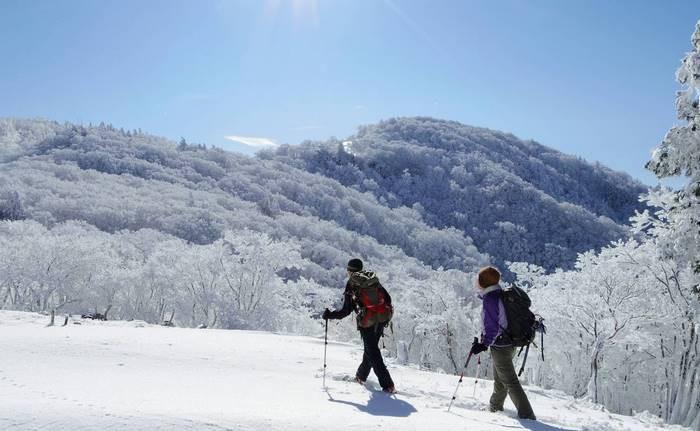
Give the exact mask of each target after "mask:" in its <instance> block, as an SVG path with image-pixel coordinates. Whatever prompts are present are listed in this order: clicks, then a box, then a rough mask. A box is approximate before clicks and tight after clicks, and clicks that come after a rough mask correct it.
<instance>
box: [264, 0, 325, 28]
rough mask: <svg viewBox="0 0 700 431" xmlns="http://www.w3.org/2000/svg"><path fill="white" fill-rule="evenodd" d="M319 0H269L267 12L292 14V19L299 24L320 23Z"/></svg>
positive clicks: (271, 13) (295, 23)
mask: <svg viewBox="0 0 700 431" xmlns="http://www.w3.org/2000/svg"><path fill="white" fill-rule="evenodd" d="M318 2H319V0H267V1H266V2H265V13H266V14H267V15H268V16H279V15H282V14H291V18H292V21H293V23H294V25H295V26H297V25H308V24H311V25H314V26H316V25H318V21H319V15H318Z"/></svg>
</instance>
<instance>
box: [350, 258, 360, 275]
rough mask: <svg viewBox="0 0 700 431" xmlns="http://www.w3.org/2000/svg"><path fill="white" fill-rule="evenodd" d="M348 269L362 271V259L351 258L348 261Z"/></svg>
mask: <svg viewBox="0 0 700 431" xmlns="http://www.w3.org/2000/svg"><path fill="white" fill-rule="evenodd" d="M348 271H350V272H357V271H362V261H361V260H360V259H350V260H349V261H348Z"/></svg>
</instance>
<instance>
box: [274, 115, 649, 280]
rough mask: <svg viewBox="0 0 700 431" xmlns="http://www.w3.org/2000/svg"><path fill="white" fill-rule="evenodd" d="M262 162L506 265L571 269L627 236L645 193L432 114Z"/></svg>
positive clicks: (543, 150)
mask: <svg viewBox="0 0 700 431" xmlns="http://www.w3.org/2000/svg"><path fill="white" fill-rule="evenodd" d="M261 157H262V158H265V159H271V160H280V161H284V162H285V163H289V164H292V165H294V166H298V167H300V168H304V169H306V170H308V171H310V172H319V173H322V174H323V175H326V176H328V177H331V178H334V179H336V180H338V181H340V182H341V183H342V184H344V185H347V186H350V187H352V188H354V189H356V190H359V191H362V192H369V193H372V194H373V195H374V196H376V197H377V199H378V200H379V201H380V202H382V203H385V204H386V205H388V206H389V207H399V206H406V207H410V208H412V209H413V210H415V211H416V212H418V213H419V214H420V216H421V217H422V218H423V220H425V221H426V222H427V223H429V224H430V225H431V226H435V227H438V228H448V227H449V228H456V229H459V230H460V231H462V232H464V233H465V234H466V235H469V236H470V237H471V238H473V239H474V241H475V242H476V243H477V244H478V247H479V250H480V251H482V252H484V253H487V254H489V255H490V256H492V257H493V259H494V262H495V263H497V264H499V265H501V266H502V265H503V263H504V262H506V261H527V262H531V263H535V264H538V265H541V266H543V267H545V268H547V269H549V270H552V269H555V268H571V267H572V264H573V262H574V261H575V259H576V254H577V253H579V252H583V251H586V250H590V249H593V248H600V247H602V246H603V245H605V244H607V243H609V242H610V241H612V240H616V239H619V238H621V237H622V236H624V235H625V232H624V229H623V228H621V227H620V225H619V224H620V223H626V221H627V219H628V218H629V217H630V216H631V215H632V214H634V211H635V210H636V209H640V208H641V206H640V204H639V200H638V196H639V194H640V193H642V192H643V191H644V190H645V187H643V186H642V185H641V184H640V183H638V182H637V181H635V180H633V179H632V178H631V177H630V176H629V175H626V174H623V173H619V172H614V171H611V170H610V169H608V168H605V167H603V166H601V165H600V164H591V163H588V162H585V161H584V160H581V159H579V158H575V157H572V156H568V155H566V154H562V153H560V152H558V151H555V150H553V149H551V148H547V147H545V146H543V145H540V144H538V143H536V142H534V141H522V140H520V139H518V138H516V137H515V136H513V135H510V134H506V133H502V132H498V131H493V130H488V129H483V128H476V127H470V126H466V125H463V124H460V123H457V122H454V121H443V120H436V119H432V118H420V117H419V118H398V119H391V120H387V121H383V122H381V123H379V124H377V125H371V126H366V127H363V128H361V129H360V130H359V131H358V133H357V134H356V135H354V136H351V137H349V138H348V139H347V140H346V141H343V142H341V141H338V140H336V139H332V140H330V141H327V142H306V143H304V144H302V145H295V146H290V145H287V146H282V147H280V148H278V149H276V150H267V151H264V152H262V153H261Z"/></svg>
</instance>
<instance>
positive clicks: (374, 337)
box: [357, 325, 394, 389]
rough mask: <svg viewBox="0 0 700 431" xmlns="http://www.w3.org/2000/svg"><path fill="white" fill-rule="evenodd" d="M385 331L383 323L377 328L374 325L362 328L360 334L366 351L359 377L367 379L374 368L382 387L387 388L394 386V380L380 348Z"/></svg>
mask: <svg viewBox="0 0 700 431" xmlns="http://www.w3.org/2000/svg"><path fill="white" fill-rule="evenodd" d="M383 332H384V327H383V326H381V325H379V326H377V327H376V328H375V327H374V326H372V327H369V328H360V336H361V337H362V344H364V347H365V352H364V354H363V355H362V363H361V364H360V366H359V368H358V369H357V377H359V378H360V379H361V380H362V381H365V380H367V377H368V376H369V371H370V370H374V374H375V375H376V376H377V380H379V385H380V386H381V387H382V389H386V388H390V387H392V386H394V381H393V380H391V376H390V375H389V370H387V369H386V365H384V359H382V352H381V351H380V350H379V339H380V338H382V334H383Z"/></svg>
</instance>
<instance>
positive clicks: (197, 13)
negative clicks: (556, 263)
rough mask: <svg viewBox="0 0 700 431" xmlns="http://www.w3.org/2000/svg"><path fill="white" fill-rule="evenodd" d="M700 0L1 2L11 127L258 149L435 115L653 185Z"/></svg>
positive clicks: (1, 108)
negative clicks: (117, 131) (83, 129)
mask: <svg viewBox="0 0 700 431" xmlns="http://www.w3.org/2000/svg"><path fill="white" fill-rule="evenodd" d="M698 18H700V4H699V3H698V2H697V0H696V1H668V2H653V1H634V2H633V1H614V2H613V1H602V0H595V1H594V0H591V1H544V0H536V1H515V0H513V1H499V2H492V1H446V0H445V1H434V2H432V1H431V2H429V1H400V0H385V1H381V0H328V1H314V0H288V1H283V0H261V1H253V0H246V1H225V0H222V1H184V0H168V1H165V0H160V1H155V0H149V1H136V0H120V1H115V0H105V1H92V0H65V1H60V2H59V1H46V0H44V1H39V0H32V1H24V0H3V1H2V2H0V40H2V41H4V43H3V48H4V49H3V51H4V52H3V61H2V63H1V64H0V95H1V96H0V116H3V117H43V118H48V119H53V120H58V121H71V122H79V123H89V122H92V123H99V122H100V121H105V122H110V123H112V124H114V125H115V126H117V127H124V128H128V129H135V128H141V129H143V130H145V131H148V132H150V133H153V134H157V135H163V136H166V137H169V138H172V139H175V140H177V139H179V138H180V137H181V136H183V137H185V138H186V139H187V140H188V141H189V142H203V143H207V144H213V145H216V146H219V147H224V148H227V149H233V150H239V151H241V150H242V151H248V152H250V150H245V147H244V146H242V145H239V144H236V143H234V142H232V141H229V140H227V139H225V136H230V135H235V136H244V137H258V138H266V139H269V140H272V141H274V142H277V143H291V144H295V143H299V142H301V141H302V140H304V139H325V138H328V137H330V136H337V137H339V138H342V137H345V136H347V135H350V134H352V133H353V132H354V131H355V129H356V128H357V126H359V125H361V124H369V123H375V122H377V121H379V120H381V119H386V118H389V117H394V116H412V115H427V116H433V117H437V118H445V119H450V120H457V121H460V122H463V123H466V124H470V125H475V126H483V127H489V128H494V129H499V130H503V131H507V132H511V133H513V134H515V135H517V136H519V137H521V138H524V139H535V140H537V141H538V142H540V143H542V144H544V145H547V146H551V147H554V148H556V149H559V150H561V151H564V152H566V153H571V154H576V155H580V156H582V157H584V158H586V159H588V160H590V161H600V162H602V163H604V164H606V165H608V166H610V167H612V168H614V169H618V170H623V171H626V172H628V173H630V174H631V175H633V176H634V177H636V178H638V179H640V180H642V181H644V182H646V183H648V184H654V183H656V180H655V179H654V178H653V176H652V175H651V174H649V173H647V172H646V171H645V170H644V168H643V165H644V163H645V162H646V160H647V158H648V156H649V154H650V151H651V149H652V148H653V147H655V146H656V145H657V144H658V142H659V141H660V140H661V139H662V137H663V135H664V134H665V132H666V130H668V128H669V127H670V126H672V125H673V124H674V123H675V122H676V121H677V120H676V119H675V111H674V106H673V102H674V97H675V92H676V90H677V89H678V88H679V87H678V85H677V84H676V83H675V80H674V76H675V70H676V68H677V67H678V65H679V62H680V59H681V58H682V57H683V55H684V53H685V52H686V51H688V50H690V35H691V33H692V31H693V29H694V26H695V23H696V22H697V20H698Z"/></svg>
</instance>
